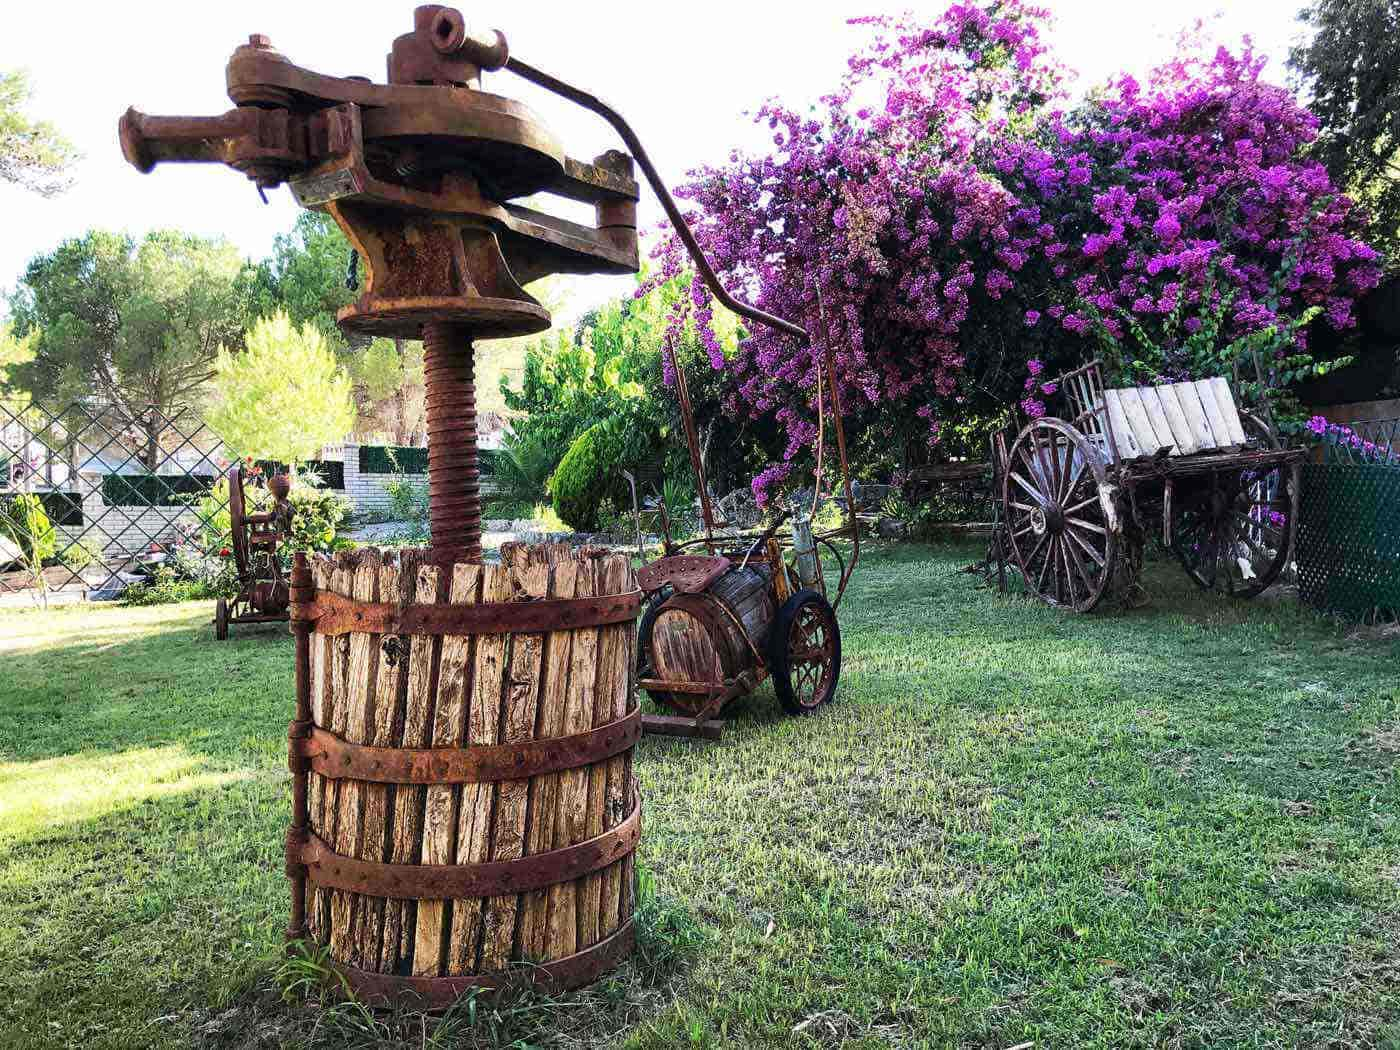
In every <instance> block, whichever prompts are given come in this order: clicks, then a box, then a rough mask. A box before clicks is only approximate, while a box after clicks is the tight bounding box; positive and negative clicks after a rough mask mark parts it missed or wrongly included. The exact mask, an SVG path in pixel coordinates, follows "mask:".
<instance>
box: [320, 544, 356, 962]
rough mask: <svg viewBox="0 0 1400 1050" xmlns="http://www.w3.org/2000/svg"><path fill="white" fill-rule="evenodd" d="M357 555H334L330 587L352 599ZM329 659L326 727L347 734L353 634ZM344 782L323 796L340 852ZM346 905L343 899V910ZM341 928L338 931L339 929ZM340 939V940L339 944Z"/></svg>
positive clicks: (330, 898) (331, 647)
mask: <svg viewBox="0 0 1400 1050" xmlns="http://www.w3.org/2000/svg"><path fill="white" fill-rule="evenodd" d="M357 561H358V555H357V553H356V552H354V551H341V552H340V553H339V554H337V555H336V556H335V560H334V564H333V567H332V571H331V579H330V586H329V588H328V589H329V590H330V591H331V592H333V593H335V594H339V595H341V596H342V597H345V598H349V597H351V596H352V595H353V594H354V590H355V566H356V564H357ZM327 641H328V643H329V644H328V647H327V654H326V660H327V663H328V664H329V665H330V666H329V668H328V671H329V674H328V678H329V683H330V690H329V694H328V697H327V705H326V706H327V711H326V717H327V723H326V728H327V729H329V730H330V731H331V732H332V733H334V734H336V735H337V736H344V735H345V727H346V724H347V719H348V717H349V710H350V635H348V634H341V635H335V636H333V637H331V638H329V639H327ZM343 788H344V783H343V782H342V781H339V780H328V781H326V785H325V790H324V792H323V794H322V799H321V812H322V825H323V827H324V828H325V830H324V831H323V832H321V837H322V838H324V839H325V840H326V842H328V843H329V844H330V845H331V846H332V848H334V849H336V850H337V851H338V850H339V849H340V843H341V835H342V829H341V825H340V795H341V792H342V790H343ZM343 896H344V895H343V894H337V893H336V892H335V891H333V890H322V891H321V899H320V909H321V918H322V922H323V923H324V929H325V931H326V940H325V943H326V944H328V945H332V946H333V947H334V948H335V949H336V950H343V949H344V944H343V940H344V927H343V926H341V927H337V923H336V915H335V912H334V907H335V901H336V899H337V897H343ZM343 911H344V906H343V901H342V906H341V913H342V915H343ZM338 931H339V932H338ZM337 939H339V941H340V942H341V943H339V944H337Z"/></svg>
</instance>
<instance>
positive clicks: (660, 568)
mask: <svg viewBox="0 0 1400 1050" xmlns="http://www.w3.org/2000/svg"><path fill="white" fill-rule="evenodd" d="M729 566H730V562H729V559H728V558H721V557H709V556H706V555H703V554H677V555H674V556H673V557H670V558H662V559H661V560H659V561H654V562H652V563H651V564H650V565H647V566H645V567H644V568H642V569H639V570H638V571H637V584H638V585H639V586H640V587H641V588H642V590H643V591H644V592H645V593H647V594H651V593H653V592H655V591H659V590H660V589H661V588H662V587H664V586H666V585H667V584H670V585H671V587H673V588H674V589H675V590H676V592H677V593H679V594H702V593H704V591H705V590H706V589H707V588H708V587H709V586H710V584H712V583H714V582H715V581H716V580H717V579H719V578H720V577H721V576H723V575H724V574H725V573H726V572H728V571H729Z"/></svg>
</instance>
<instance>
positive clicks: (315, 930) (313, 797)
mask: <svg viewBox="0 0 1400 1050" xmlns="http://www.w3.org/2000/svg"><path fill="white" fill-rule="evenodd" d="M334 578H335V565H334V563H332V562H331V560H330V559H329V558H327V557H325V556H324V555H320V554H318V555H316V556H315V557H313V558H312V559H311V581H312V583H313V585H314V586H315V588H316V590H317V591H329V590H330V589H331V584H332V581H333V580H334ZM332 646H333V639H330V638H327V637H326V636H325V635H320V634H316V633H315V632H313V633H312V635H311V720H312V722H314V723H315V724H316V725H318V726H328V725H329V724H330V712H331V705H332V703H333V700H332V698H331V660H332V658H333V653H334V650H333V648H332ZM307 787H308V796H309V797H308V801H307V813H308V815H309V817H310V823H311V830H312V831H313V832H315V833H316V834H317V835H319V836H321V838H323V839H326V840H327V841H330V838H329V834H328V832H327V828H326V816H325V800H326V793H327V786H326V778H325V777H322V776H319V775H317V774H315V773H312V774H310V775H309V778H308V785H307ZM329 902H330V896H329V894H327V893H326V891H324V890H322V889H319V888H318V887H316V886H314V885H312V884H311V883H309V882H308V883H307V886H306V929H307V933H308V935H309V936H310V937H311V939H312V940H314V941H316V942H317V943H320V944H324V943H326V940H327V938H328V936H329V931H328V930H327V928H326V922H327V916H326V915H325V914H323V912H324V910H325V908H327V907H329Z"/></svg>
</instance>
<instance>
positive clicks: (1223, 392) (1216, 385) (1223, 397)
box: [1210, 376, 1246, 445]
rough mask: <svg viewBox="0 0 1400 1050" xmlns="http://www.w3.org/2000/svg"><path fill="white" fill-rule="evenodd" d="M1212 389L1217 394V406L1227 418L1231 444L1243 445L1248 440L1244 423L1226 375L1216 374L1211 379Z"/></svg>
mask: <svg viewBox="0 0 1400 1050" xmlns="http://www.w3.org/2000/svg"><path fill="white" fill-rule="evenodd" d="M1210 389H1211V392H1212V393H1214V394H1215V406H1216V407H1217V408H1218V409H1220V415H1221V417H1222V418H1223V419H1224V420H1225V429H1226V430H1227V431H1228V432H1229V434H1230V444H1232V445H1243V444H1244V443H1245V440H1246V438H1245V432H1244V423H1243V422H1241V420H1240V412H1239V409H1238V408H1237V407H1236V406H1235V395H1234V393H1233V392H1231V390H1230V384H1229V382H1228V381H1227V380H1226V379H1225V377H1224V376H1216V377H1215V378H1214V379H1212V380H1210Z"/></svg>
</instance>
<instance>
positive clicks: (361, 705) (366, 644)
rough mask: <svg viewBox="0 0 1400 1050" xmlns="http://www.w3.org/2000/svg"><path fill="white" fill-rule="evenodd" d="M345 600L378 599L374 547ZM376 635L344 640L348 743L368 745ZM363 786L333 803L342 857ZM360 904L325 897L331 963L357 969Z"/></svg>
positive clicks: (338, 895)
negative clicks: (334, 960) (346, 650)
mask: <svg viewBox="0 0 1400 1050" xmlns="http://www.w3.org/2000/svg"><path fill="white" fill-rule="evenodd" d="M355 554H356V555H357V558H356V561H355V563H354V570H353V572H354V576H353V583H352V585H351V596H352V597H353V598H354V599H355V600H356V601H361V602H373V601H377V600H378V598H379V567H380V563H381V557H380V553H379V551H378V550H377V549H376V548H374V547H365V548H362V549H360V550H358V551H356V552H355ZM378 657H379V636H378V635H375V634H369V633H367V632H365V631H355V632H353V633H351V635H350V658H349V662H348V663H347V665H346V676H347V677H346V685H347V687H348V688H347V691H346V693H345V694H344V695H345V697H346V705H345V706H346V711H345V720H344V722H345V724H344V728H343V730H342V731H341V735H342V736H343V737H344V738H345V739H346V740H348V741H349V742H350V743H352V744H364V743H368V738H369V732H370V729H369V709H370V701H371V697H373V695H374V692H375V674H376V671H377V670H378ZM365 787H366V785H365V784H364V783H363V782H361V781H358V780H342V781H341V782H340V788H339V790H338V791H337V798H336V829H335V850H336V852H337V853H343V854H346V855H348V856H352V857H353V856H358V855H359V853H360V839H361V832H362V830H363V828H362V826H361V823H360V818H361V816H362V814H363V809H364V795H365ZM363 903H364V901H363V898H362V897H361V896H360V895H359V894H355V893H346V892H343V891H339V890H337V891H336V892H334V893H333V894H332V895H331V951H332V953H333V954H334V955H335V957H336V958H337V959H342V960H345V961H347V962H350V963H352V964H354V965H356V966H359V965H360V964H361V962H362V961H363V960H361V958H360V956H359V947H360V944H359V939H358V937H357V936H356V934H357V931H358V929H359V917H360V912H361V911H362V910H363V908H362V905H363Z"/></svg>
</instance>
